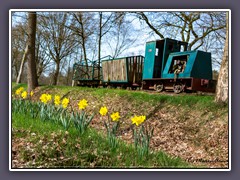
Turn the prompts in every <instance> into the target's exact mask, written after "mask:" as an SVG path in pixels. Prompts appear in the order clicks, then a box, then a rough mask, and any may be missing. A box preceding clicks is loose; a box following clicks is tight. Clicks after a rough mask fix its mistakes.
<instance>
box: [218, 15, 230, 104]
mask: <svg viewBox="0 0 240 180" xmlns="http://www.w3.org/2000/svg"><path fill="white" fill-rule="evenodd" d="M228 23H229V21H228V12H227V13H226V25H227V27H226V41H225V47H224V54H223V60H222V63H221V68H220V72H219V76H218V82H217V88H216V96H215V101H216V102H218V103H227V102H228V62H229V57H228V34H229V29H228V28H229V24H228Z"/></svg>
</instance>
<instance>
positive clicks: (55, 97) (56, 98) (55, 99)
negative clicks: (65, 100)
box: [54, 95, 61, 106]
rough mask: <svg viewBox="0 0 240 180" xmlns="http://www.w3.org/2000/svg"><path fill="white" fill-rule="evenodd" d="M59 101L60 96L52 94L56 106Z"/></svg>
mask: <svg viewBox="0 0 240 180" xmlns="http://www.w3.org/2000/svg"><path fill="white" fill-rule="evenodd" d="M60 103H61V98H60V96H58V95H55V96H54V104H55V105H57V106H58V105H59V104H60Z"/></svg>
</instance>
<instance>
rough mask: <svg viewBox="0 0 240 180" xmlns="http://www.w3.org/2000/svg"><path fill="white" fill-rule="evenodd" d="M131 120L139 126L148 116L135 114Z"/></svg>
mask: <svg viewBox="0 0 240 180" xmlns="http://www.w3.org/2000/svg"><path fill="white" fill-rule="evenodd" d="M131 120H132V124H136V126H139V125H140V124H142V123H143V122H144V121H145V120H146V116H134V117H133V118H132V119H131Z"/></svg>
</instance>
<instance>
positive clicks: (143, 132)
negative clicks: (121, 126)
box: [133, 124, 154, 159]
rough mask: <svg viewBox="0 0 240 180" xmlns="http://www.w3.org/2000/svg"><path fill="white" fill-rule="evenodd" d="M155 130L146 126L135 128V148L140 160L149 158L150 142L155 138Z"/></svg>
mask: <svg viewBox="0 0 240 180" xmlns="http://www.w3.org/2000/svg"><path fill="white" fill-rule="evenodd" d="M153 131H154V128H150V127H147V125H145V126H144V124H142V125H141V126H140V127H139V128H133V139H134V146H135V148H136V149H137V152H138V156H139V158H141V159H142V158H148V155H149V145H150V140H151V138H152V136H153Z"/></svg>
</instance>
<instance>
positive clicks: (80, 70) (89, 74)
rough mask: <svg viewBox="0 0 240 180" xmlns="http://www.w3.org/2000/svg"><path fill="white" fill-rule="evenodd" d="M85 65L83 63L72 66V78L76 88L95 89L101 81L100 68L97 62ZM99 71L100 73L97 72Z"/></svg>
mask: <svg viewBox="0 0 240 180" xmlns="http://www.w3.org/2000/svg"><path fill="white" fill-rule="evenodd" d="M89 64H90V65H86V64H84V63H75V64H74V65H73V78H72V80H73V81H75V82H76V85H78V86H91V87H97V86H98V85H99V83H100V80H101V67H99V66H98V63H97V61H92V62H90V63H89ZM99 69H100V72H99Z"/></svg>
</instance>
